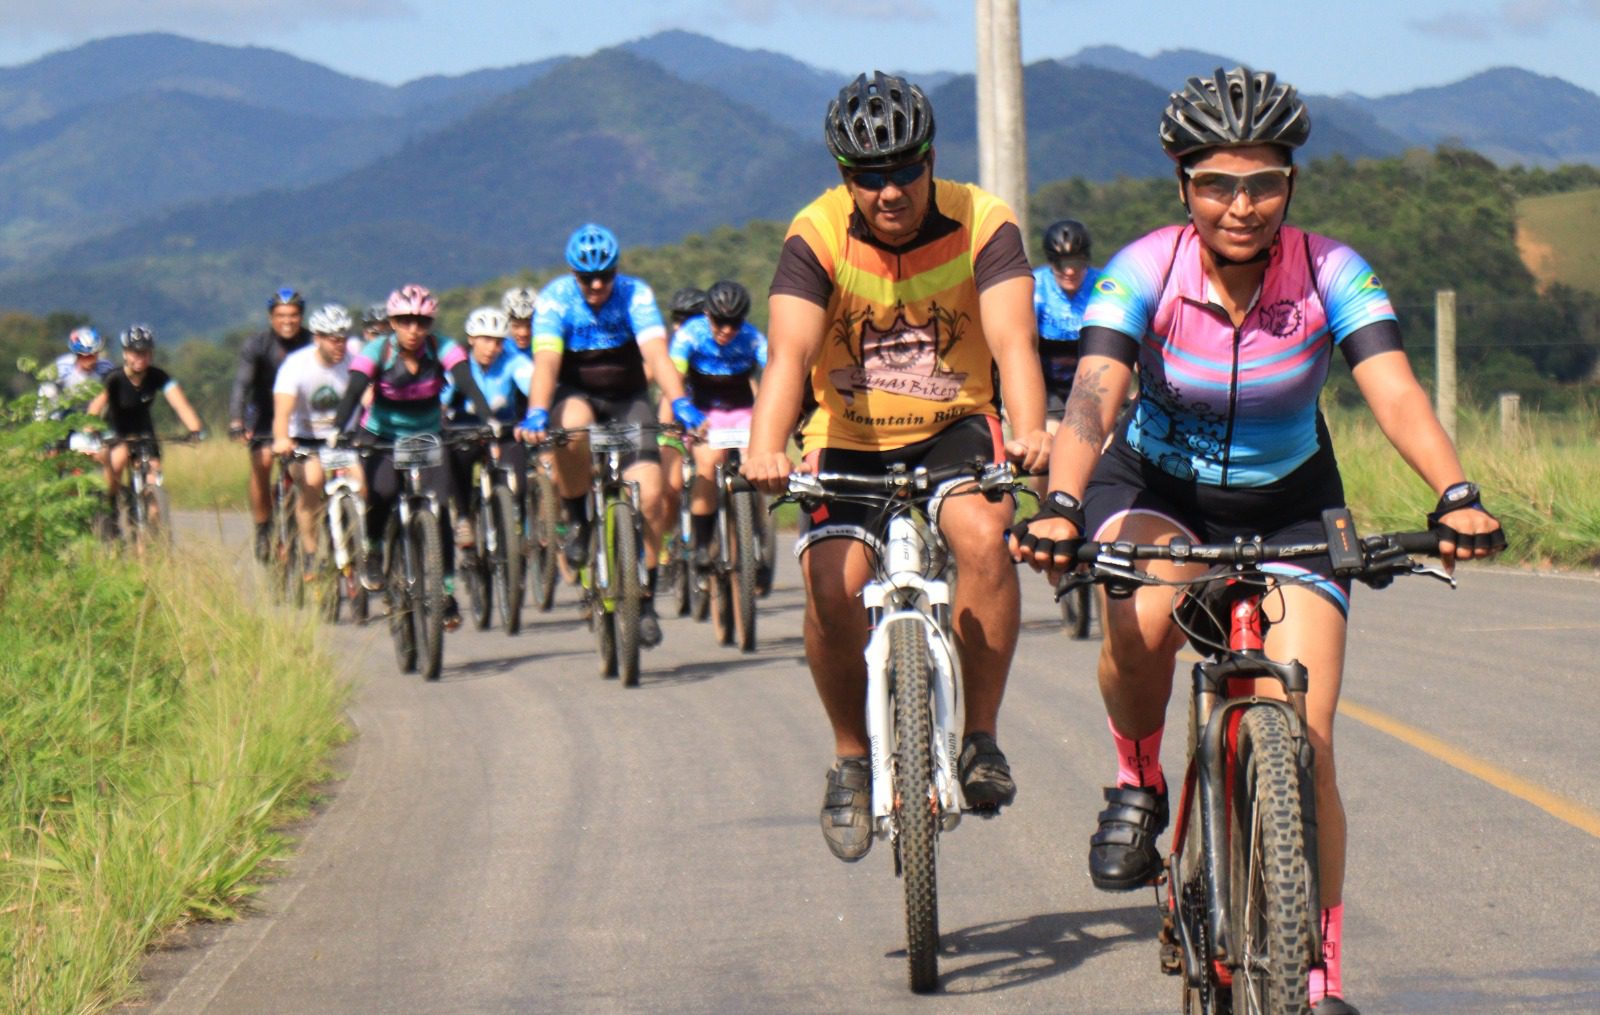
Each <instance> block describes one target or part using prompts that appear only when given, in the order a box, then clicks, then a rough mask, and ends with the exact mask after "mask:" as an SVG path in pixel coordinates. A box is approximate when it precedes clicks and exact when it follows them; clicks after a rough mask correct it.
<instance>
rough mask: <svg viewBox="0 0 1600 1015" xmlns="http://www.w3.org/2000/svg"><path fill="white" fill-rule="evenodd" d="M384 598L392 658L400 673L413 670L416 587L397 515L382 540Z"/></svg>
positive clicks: (414, 663)
mask: <svg viewBox="0 0 1600 1015" xmlns="http://www.w3.org/2000/svg"><path fill="white" fill-rule="evenodd" d="M383 548H384V554H385V556H384V560H385V562H386V564H387V568H386V574H385V576H384V586H383V587H384V597H385V598H386V599H388V601H389V637H390V638H391V639H393V641H394V659H395V663H396V665H398V666H399V667H400V672H401V673H415V672H416V671H417V628H416V624H415V623H413V622H412V619H411V614H412V611H413V610H414V609H416V605H415V602H414V598H415V595H416V588H415V585H414V581H413V578H412V575H413V573H414V571H415V568H414V567H408V566H407V560H406V558H407V557H409V556H410V555H411V549H410V548H409V546H408V545H407V542H406V540H404V539H402V538H401V537H400V523H399V520H398V513H397V514H396V515H395V516H393V517H391V518H390V521H389V531H388V532H387V533H386V534H385V536H384V540H383Z"/></svg>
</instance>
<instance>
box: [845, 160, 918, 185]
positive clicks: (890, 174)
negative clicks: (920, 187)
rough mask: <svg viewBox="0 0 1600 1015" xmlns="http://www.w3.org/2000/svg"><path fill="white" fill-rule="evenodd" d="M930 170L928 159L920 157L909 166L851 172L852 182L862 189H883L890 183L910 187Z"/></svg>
mask: <svg viewBox="0 0 1600 1015" xmlns="http://www.w3.org/2000/svg"><path fill="white" fill-rule="evenodd" d="M927 170H928V160H927V159H918V160H917V161H916V162H913V163H911V164H910V165H909V166H900V167H899V168H898V169H863V170H858V171H856V172H853V173H851V174H850V182H851V183H853V184H855V185H856V186H858V187H860V188H861V189H862V190H882V189H883V188H885V187H887V186H888V185H889V184H891V183H892V184H894V185H895V186H896V187H909V186H910V185H911V184H913V183H915V182H917V181H918V180H920V179H922V174H923V173H925V172H927Z"/></svg>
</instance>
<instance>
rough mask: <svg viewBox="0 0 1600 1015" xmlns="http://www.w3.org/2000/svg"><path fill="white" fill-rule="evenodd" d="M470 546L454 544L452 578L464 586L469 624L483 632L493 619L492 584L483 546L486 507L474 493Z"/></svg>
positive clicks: (487, 559) (486, 527)
mask: <svg viewBox="0 0 1600 1015" xmlns="http://www.w3.org/2000/svg"><path fill="white" fill-rule="evenodd" d="M470 517H471V520H472V547H471V549H470V550H468V549H464V548H462V547H459V546H458V547H456V577H457V578H459V579H461V582H462V584H464V585H466V587H467V599H468V601H469V602H470V603H471V604H472V626H473V627H475V628H477V629H478V630H480V631H486V630H488V628H489V624H490V623H491V622H492V621H493V620H494V603H493V601H492V600H493V599H494V586H493V578H492V577H491V576H490V573H489V557H488V550H487V547H486V546H485V540H486V539H487V534H488V528H489V506H488V505H487V504H485V503H484V502H483V501H482V500H480V499H479V498H478V496H477V494H473V496H472V514H471V516H470Z"/></svg>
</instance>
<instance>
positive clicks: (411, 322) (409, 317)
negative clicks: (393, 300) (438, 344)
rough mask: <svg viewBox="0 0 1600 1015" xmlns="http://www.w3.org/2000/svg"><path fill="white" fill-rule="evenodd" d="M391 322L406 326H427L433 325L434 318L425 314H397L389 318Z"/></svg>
mask: <svg viewBox="0 0 1600 1015" xmlns="http://www.w3.org/2000/svg"><path fill="white" fill-rule="evenodd" d="M389 323H390V324H394V325H398V326H400V327H406V328H427V327H431V326H432V325H433V318H431V317H427V316H424V315H423V314H395V315H394V316H393V317H391V318H389Z"/></svg>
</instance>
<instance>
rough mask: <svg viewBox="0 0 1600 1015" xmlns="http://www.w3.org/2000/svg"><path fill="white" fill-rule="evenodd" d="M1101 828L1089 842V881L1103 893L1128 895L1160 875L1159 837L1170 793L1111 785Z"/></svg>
mask: <svg viewBox="0 0 1600 1015" xmlns="http://www.w3.org/2000/svg"><path fill="white" fill-rule="evenodd" d="M1105 798H1106V804H1107V806H1106V809H1105V810H1103V811H1101V812H1100V828H1099V829H1098V830H1097V831H1096V832H1095V833H1094V835H1093V836H1091V837H1090V839H1089V879H1090V880H1091V881H1093V882H1094V886H1095V887H1096V888H1098V889H1100V890H1101V891H1103V892H1128V891H1132V890H1133V889H1135V888H1143V887H1144V886H1145V885H1148V884H1150V883H1152V882H1153V881H1155V879H1156V877H1157V875H1158V874H1160V872H1161V854H1160V853H1158V852H1157V851H1156V836H1158V835H1160V834H1161V833H1162V832H1163V831H1164V830H1165V829H1166V827H1167V791H1166V789H1165V788H1163V789H1162V790H1161V792H1160V793H1157V792H1156V791H1155V790H1153V789H1151V788H1149V787H1143V786H1108V787H1107V788H1106V790H1105Z"/></svg>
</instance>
